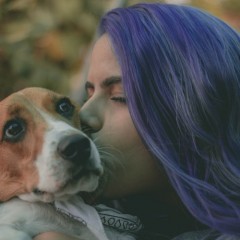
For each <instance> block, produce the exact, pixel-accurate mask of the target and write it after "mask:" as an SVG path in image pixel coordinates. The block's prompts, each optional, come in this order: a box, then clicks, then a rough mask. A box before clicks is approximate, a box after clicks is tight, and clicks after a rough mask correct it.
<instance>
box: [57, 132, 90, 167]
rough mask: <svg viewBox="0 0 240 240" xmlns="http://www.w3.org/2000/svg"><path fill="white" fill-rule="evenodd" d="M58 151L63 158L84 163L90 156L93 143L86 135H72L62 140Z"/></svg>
mask: <svg viewBox="0 0 240 240" xmlns="http://www.w3.org/2000/svg"><path fill="white" fill-rule="evenodd" d="M57 151H58V153H59V155H60V156H61V157H62V158H63V159H65V160H69V161H71V162H76V163H77V162H79V163H81V164H83V163H84V162H85V161H87V160H88V159H89V157H90V154H91V143H90V140H89V139H88V138H87V137H85V136H82V135H72V136H68V137H65V138H64V139H62V140H61V141H60V143H59V144H58V147H57Z"/></svg>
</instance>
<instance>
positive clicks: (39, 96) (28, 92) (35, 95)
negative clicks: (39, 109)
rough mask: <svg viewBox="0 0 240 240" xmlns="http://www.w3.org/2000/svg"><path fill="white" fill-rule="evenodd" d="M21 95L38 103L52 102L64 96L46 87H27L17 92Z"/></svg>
mask: <svg viewBox="0 0 240 240" xmlns="http://www.w3.org/2000/svg"><path fill="white" fill-rule="evenodd" d="M16 94H17V95H19V97H20V96H21V95H22V96H24V97H26V98H27V99H28V100H31V101H32V102H34V103H35V104H37V105H45V104H51V102H54V101H55V100H56V99H59V98H60V97H62V96H61V95H60V94H58V93H56V92H53V91H51V90H48V89H44V88H37V87H35V88H25V89H23V90H21V91H19V92H17V93H16Z"/></svg>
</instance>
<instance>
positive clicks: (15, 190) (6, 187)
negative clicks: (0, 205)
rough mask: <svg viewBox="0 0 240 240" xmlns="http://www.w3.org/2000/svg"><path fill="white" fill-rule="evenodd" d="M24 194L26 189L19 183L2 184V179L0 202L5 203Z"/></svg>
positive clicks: (0, 183)
mask: <svg viewBox="0 0 240 240" xmlns="http://www.w3.org/2000/svg"><path fill="white" fill-rule="evenodd" d="M22 193H24V187H23V185H22V184H20V183H18V182H1V179H0V201H1V202H4V201H7V200H9V199H11V198H13V197H16V196H18V195H20V194H22Z"/></svg>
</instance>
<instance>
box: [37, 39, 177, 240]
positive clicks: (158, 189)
mask: <svg viewBox="0 0 240 240" xmlns="http://www.w3.org/2000/svg"><path fill="white" fill-rule="evenodd" d="M85 87H86V91H87V95H88V99H87V101H86V103H85V104H84V105H83V107H82V108H81V112H80V118H81V122H82V124H83V125H85V126H87V127H88V128H90V131H91V133H92V134H91V136H92V137H93V139H94V141H95V143H96V144H97V146H98V149H99V150H100V154H101V155H102V159H103V162H104V163H105V165H106V169H107V170H106V175H105V179H106V181H103V182H104V185H103V186H101V197H102V198H108V199H109V198H110V199H111V198H112V199H114V198H115V199H116V198H119V197H124V196H127V195H131V194H140V193H141V194H150V193H151V194H156V197H159V196H160V198H161V200H162V201H168V203H169V201H171V199H174V198H172V195H173V192H172V190H171V187H170V184H169V183H168V180H167V177H166V175H165V173H164V171H163V170H162V169H161V168H160V167H159V166H158V165H157V164H156V161H155V159H154V158H153V156H152V155H151V154H150V152H149V151H148V150H147V149H146V147H145V145H144V144H143V142H142V140H141V138H140V136H139V134H138V133H137V131H136V129H135V127H134V124H133V122H132V119H131V116H130V113H129V110H128V107H127V104H126V102H125V100H126V99H125V96H124V91H123V87H122V83H121V70H120V66H119V64H118V62H117V58H116V56H115V54H114V52H113V50H112V47H111V44H110V41H109V38H108V36H107V35H103V36H102V37H101V38H100V39H99V40H98V41H97V42H96V44H95V46H94V48H93V52H92V57H91V62H90V68H89V74H88V81H87V83H86V86H85ZM111 173H113V174H111ZM51 234H53V233H49V235H48V233H45V234H42V235H39V236H38V237H37V238H35V239H37V240H44V239H48V240H54V239H56V238H54V236H53V235H51ZM58 237H59V236H58ZM61 237H62V238H61V239H63V240H64V239H66V240H71V239H74V238H70V237H66V238H64V236H63V235H61ZM57 239H60V238H57Z"/></svg>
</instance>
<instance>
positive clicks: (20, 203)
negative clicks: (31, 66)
mask: <svg viewBox="0 0 240 240" xmlns="http://www.w3.org/2000/svg"><path fill="white" fill-rule="evenodd" d="M78 110H79V109H78V107H77V106H76V105H75V104H73V103H72V102H71V101H70V99H69V98H67V97H64V96H62V95H60V94H57V93H54V92H52V91H49V90H46V89H42V88H26V89H24V90H21V91H19V92H16V93H13V94H12V95H10V96H8V97H7V98H5V99H4V100H2V101H1V102H0V136H1V142H0V201H1V204H0V239H4V240H27V239H32V237H34V236H35V235H37V234H38V233H40V232H44V231H61V232H65V233H67V234H72V235H73V236H76V237H79V238H81V239H88V240H95V239H101V240H103V239H105V238H104V237H99V236H96V235H94V234H93V233H92V231H91V230H90V229H89V228H88V227H87V226H86V225H85V224H81V223H80V222H78V221H76V220H74V219H69V218H68V217H67V216H66V215H64V214H62V213H61V212H58V211H56V209H55V208H54V207H52V204H46V203H50V202H54V201H65V200H67V199H68V198H69V197H71V196H72V195H75V194H76V193H78V192H92V191H94V190H96V188H97V186H98V181H99V178H100V176H101V174H102V173H103V167H102V165H101V162H100V157H99V153H98V151H97V148H96V146H95V145H94V143H93V142H92V140H91V139H90V138H89V137H88V136H86V135H85V134H84V133H83V132H81V131H80V130H79V129H80V122H79V117H78ZM106 239H107V238H106Z"/></svg>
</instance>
